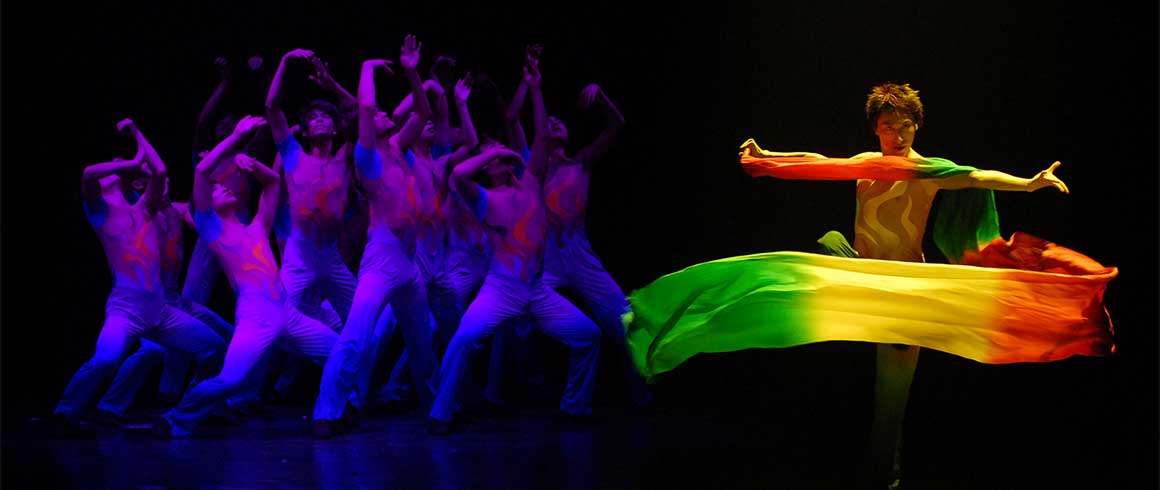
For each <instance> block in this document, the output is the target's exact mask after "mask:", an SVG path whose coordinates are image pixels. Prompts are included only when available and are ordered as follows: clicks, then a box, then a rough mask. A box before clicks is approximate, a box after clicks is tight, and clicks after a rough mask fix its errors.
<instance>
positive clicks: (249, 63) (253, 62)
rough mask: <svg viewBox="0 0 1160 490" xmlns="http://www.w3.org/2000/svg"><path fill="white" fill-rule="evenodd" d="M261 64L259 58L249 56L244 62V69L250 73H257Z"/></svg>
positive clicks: (260, 58)
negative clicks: (247, 69)
mask: <svg viewBox="0 0 1160 490" xmlns="http://www.w3.org/2000/svg"><path fill="white" fill-rule="evenodd" d="M262 62H263V60H262V57H261V56H258V55H254V56H251V57H250V59H248V60H246V68H249V69H250V71H258V70H260V69H261V68H262Z"/></svg>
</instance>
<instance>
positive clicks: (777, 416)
mask: <svg viewBox="0 0 1160 490" xmlns="http://www.w3.org/2000/svg"><path fill="white" fill-rule="evenodd" d="M659 405H661V406H660V407H657V409H656V410H655V411H654V412H653V413H650V414H644V415H642V414H628V413H625V412H624V411H621V410H614V409H608V410H603V413H602V414H599V415H598V416H597V419H596V420H595V421H594V422H593V423H592V424H590V425H575V424H572V423H566V422H562V421H559V420H557V419H556V418H555V417H554V416H553V410H551V409H550V408H542V409H534V410H526V411H522V412H520V413H517V414H512V415H509V416H506V417H499V418H481V419H476V420H474V421H472V422H470V423H469V424H468V425H466V426H464V427H461V428H460V430H458V431H457V432H455V433H453V434H451V435H449V436H433V435H428V434H427V432H426V428H425V425H424V420H423V418H422V417H421V416H420V415H418V414H411V415H402V416H369V417H366V418H364V420H363V424H362V426H361V428H359V429H356V430H355V431H354V432H352V433H348V434H343V435H340V436H337V437H335V438H334V439H330V440H314V439H312V438H311V437H309V435H308V433H307V431H308V427H309V425H308V421H307V416H308V414H309V409H308V408H307V406H306V405H305V404H297V403H295V404H291V405H278V406H273V407H270V408H268V409H267V411H266V412H265V413H263V414H259V415H255V416H251V417H250V418H247V419H245V420H244V421H243V422H242V424H241V425H238V426H233V427H203V428H202V429H200V432H199V433H198V435H197V436H196V437H193V438H190V439H184V440H172V441H169V440H157V439H154V438H153V437H152V436H151V435H150V434H149V432H148V430H145V429H140V428H138V429H129V430H120V429H112V428H102V429H100V430H99V431H97V433H96V434H95V436H90V437H87V438H70V439H59V438H54V437H52V436H50V435H49V434H47V433H46V432H45V431H44V430H43V428H42V427H41V426H40V424H39V423H38V422H36V421H35V418H32V419H30V418H29V414H27V413H24V414H21V413H17V412H19V411H13V410H11V409H10V408H9V409H6V413H5V418H6V420H7V421H8V422H7V423H6V424H5V429H4V442H3V455H4V464H3V466H4V468H3V473H4V477H3V478H4V479H3V488H5V489H24V488H28V489H48V488H76V489H163V488H164V489H171V488H172V489H178V488H214V489H299V488H301V489H316V488H321V489H360V488H827V489H842V488H862V485H860V484H859V481H858V480H857V479H856V476H855V475H856V471H855V468H856V466H857V461H858V455H859V449H860V446H859V444H860V443H861V441H862V440H863V437H864V431H862V430H860V427H861V424H860V422H861V421H858V420H854V421H849V422H841V423H832V420H833V417H834V416H836V415H838V414H839V412H842V411H843V410H844V409H843V408H841V407H834V408H821V409H818V408H817V407H813V408H810V407H806V408H801V409H786V410H777V409H775V410H773V411H772V412H770V413H768V416H761V415H759V414H755V413H753V412H752V411H748V412H747V413H734V414H729V413H727V412H728V411H729V410H725V409H722V410H691V409H678V408H665V407H664V406H663V402H662V403H660V404H659ZM17 419H19V420H17ZM827 421H831V422H827ZM909 422H910V424H911V425H910V426H909V429H910V431H911V437H910V438H909V439H908V442H909V444H910V449H911V450H910V451H908V453H907V460H906V461H905V463H904V475H905V478H904V486H903V488H918V489H923V488H929V489H958V488H986V489H994V488H1036V489H1037V488H1128V487H1123V486H1119V485H1117V484H1115V483H1114V482H1115V478H1114V475H1109V474H1106V472H1107V471H1109V470H1106V469H1104V470H1101V469H1100V468H1097V467H1095V465H1098V464H1099V463H1098V462H1090V463H1088V464H1085V463H1084V462H1083V461H1082V460H1083V459H1084V458H1083V457H1080V456H1076V457H1073V458H1070V459H1068V458H1063V459H1061V458H1060V454H1062V453H1072V452H1074V451H1073V450H1071V449H1069V448H1068V446H1067V443H1065V442H1062V441H1061V444H1058V445H1056V446H1057V450H1056V453H1058V454H1056V453H1052V451H1048V452H1047V453H1046V454H1044V453H1043V451H1039V454H1026V453H1024V450H1025V449H1026V448H1025V447H1024V448H1021V447H1020V445H1019V444H1013V445H1012V444H1008V445H1006V446H1005V447H999V448H995V450H994V451H990V452H980V451H978V450H977V448H974V447H971V445H972V444H977V442H971V441H966V442H963V443H961V444H956V443H952V442H950V441H948V440H946V439H947V438H953V437H955V431H950V432H946V431H944V432H942V433H941V434H940V433H937V432H936V433H932V431H931V429H932V428H933V427H931V424H932V422H931V421H924V420H921V419H920V420H912V421H909ZM1032 425H1033V426H1034V425H1035V424H1034V422H1033V423H1032ZM960 430H961V427H960ZM1031 430H1032V431H1034V430H1037V429H1035V428H1034V427H1032V429H1031ZM1041 442H1043V441H1041ZM1048 443H1051V442H1050V441H1048ZM1109 477H1111V479H1109ZM1121 483H1123V482H1122V481H1121ZM1109 484H1111V485H1112V486H1106V485H1109ZM1132 488H1145V487H1132Z"/></svg>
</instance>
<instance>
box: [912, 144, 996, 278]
mask: <svg viewBox="0 0 1160 490" xmlns="http://www.w3.org/2000/svg"><path fill="white" fill-rule="evenodd" d="M912 161H915V163H916V166H915V170H916V171H918V172H919V173H920V174H922V176H923V178H931V179H941V178H945V177H950V176H952V175H958V174H962V173H966V172H973V171H975V170H978V169H976V168H975V167H968V166H966V165H958V164H956V163H955V162H952V161H950V160H947V159H945V158H936V157H932V158H920V159H914V160H912ZM941 194H942V198H941V199H940V200H939V205H938V207H937V208H936V209H935V210H934V229H933V230H931V233H932V238H933V239H934V243H935V245H936V246H937V247H938V249H939V251H941V252H942V253H943V255H945V256H946V258H947V260H948V261H950V263H952V264H959V263H962V258H963V254H964V253H968V252H978V250H979V247H981V246H982V245H985V244H987V243H990V241H991V240H993V239H994V238H996V237H998V236H999V213H998V211H997V210H996V209H995V191H992V190H990V189H959V190H953V191H948V190H944V191H941Z"/></svg>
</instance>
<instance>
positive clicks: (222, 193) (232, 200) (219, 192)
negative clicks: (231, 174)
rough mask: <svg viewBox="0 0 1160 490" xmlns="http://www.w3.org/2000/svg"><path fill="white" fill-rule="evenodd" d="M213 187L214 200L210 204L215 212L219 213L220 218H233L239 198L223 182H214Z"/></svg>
mask: <svg viewBox="0 0 1160 490" xmlns="http://www.w3.org/2000/svg"><path fill="white" fill-rule="evenodd" d="M211 185H212V186H213V187H212V191H213V194H212V196H213V198H212V200H211V201H210V202H211V203H212V205H213V209H214V211H217V214H218V216H232V215H233V212H234V211H235V210H236V208H237V206H238V198H237V196H235V195H234V193H233V191H231V190H230V188H229V187H226V186H225V185H222V183H221V182H214V183H213V184H211Z"/></svg>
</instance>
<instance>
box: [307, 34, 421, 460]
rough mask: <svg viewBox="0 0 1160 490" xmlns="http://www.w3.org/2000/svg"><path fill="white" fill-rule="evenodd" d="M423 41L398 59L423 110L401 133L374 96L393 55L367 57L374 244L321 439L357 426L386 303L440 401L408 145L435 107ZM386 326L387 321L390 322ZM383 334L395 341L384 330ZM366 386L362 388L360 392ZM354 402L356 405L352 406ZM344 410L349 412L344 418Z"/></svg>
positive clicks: (367, 170)
mask: <svg viewBox="0 0 1160 490" xmlns="http://www.w3.org/2000/svg"><path fill="white" fill-rule="evenodd" d="M421 46H422V44H421V43H419V42H418V40H417V39H416V38H415V37H414V36H411V35H408V36H407V37H406V38H405V40H404V43H403V48H402V51H401V53H400V55H399V64H400V65H402V67H403V70H404V72H405V74H406V76H407V80H408V82H409V84H410V86H411V90H412V93H413V94H417V96H416V97H415V99H416V100H417V101H418V102H417V104H416V108H417V109H418V110H417V111H416V112H414V113H412V114H411V115H410V116H409V118H408V120H407V122H406V123H405V124H404V125H403V128H402V129H401V130H400V131H399V132H398V133H397V134H394V135H390V133H391V131H392V130H393V122H392V121H391V119H390V118H388V117H387V114H386V113H385V112H383V111H381V110H379V106H378V104H377V103H376V101H375V82H374V71H375V70H376V69H382V70H384V71H386V72H388V73H391V71H390V65H389V63H388V62H387V61H386V60H367V61H366V62H364V63H363V67H362V74H361V77H360V79H359V88H358V101H359V124H358V143H357V146H356V148H355V167H356V169H357V172H358V177H359V179H360V181H361V182H362V186H363V188H364V189H366V192H367V198H368V199H369V207H370V227H369V229H368V231H367V245H366V250H365V251H364V252H363V257H362V263H361V264H360V265H359V280H358V286H357V289H356V291H355V295H354V307H353V308H352V310H351V316H350V317H349V318H348V321H347V323H346V326H345V327H344V329H343V332H342V336H341V337H340V339H339V341H338V343H337V344H336V345H335V349H334V352H333V353H332V354H331V358H330V359H329V360H328V361H327V363H326V366H325V367H324V368H323V372H322V382H321V385H320V388H319V394H318V401H317V403H316V404H315V408H314V424H313V426H312V427H311V432H312V434H313V435H314V436H315V437H318V438H328V437H331V436H333V434H334V432H335V431H336V430H337V429H340V427H339V424H338V421H339V420H340V418H344V419H347V421H348V422H347V424H346V425H353V424H356V423H357V410H358V409H359V408H360V407H361V404H362V401H363V400H362V397H363V396H365V390H366V387H365V384H366V383H367V380H366V377H365V373H362V374H360V370H365V369H370V367H371V366H373V365H374V363H373V356H374V354H375V352H376V350H377V349H376V346H373V345H370V344H371V339H372V338H373V337H374V334H375V332H374V330H375V327H376V320H377V319H378V318H379V317H380V315H381V314H386V313H383V310H384V306H385V305H386V304H387V303H390V305H391V311H392V312H393V313H394V315H396V317H397V318H398V324H399V326H400V327H401V328H402V329H403V339H404V342H406V344H407V348H408V349H409V351H410V354H409V356H408V359H409V360H408V362H409V365H410V368H411V379H412V380H414V381H415V382H416V385H417V387H418V388H417V390H418V392H419V397H420V399H421V401H422V403H423V405H424V406H429V405H430V404H431V401H432V399H433V398H434V379H433V377H434V374H435V369H436V364H437V363H436V361H435V353H434V351H433V350H432V348H431V331H430V328H429V327H428V323H427V318H428V315H429V311H428V308H427V297H426V292H425V291H424V290H423V288H422V283H421V282H420V280H421V278H420V276H419V271H418V269H417V268H416V266H415V264H414V262H413V260H412V257H413V256H414V250H415V238H414V236H415V228H416V219H415V217H416V214H415V206H416V205H417V200H416V188H415V185H416V184H415V182H414V181H415V180H416V177H415V175H414V172H413V170H412V169H411V168H410V167H409V166H408V165H407V164H406V163H404V161H403V158H404V157H403V148H405V147H406V146H408V145H410V144H412V143H413V141H414V139H415V138H417V137H418V134H419V131H421V130H422V128H423V125H424V123H425V122H426V119H427V118H428V117H429V115H430V109H429V108H428V107H427V105H426V97H425V96H423V93H422V83H421V81H420V80H419V75H418V72H417V71H416V67H417V66H418V64H419V50H420V48H421ZM384 325H386V323H384ZM382 337H383V338H390V335H389V334H387V333H382ZM360 391H361V392H360ZM348 405H349V407H348ZM344 411H346V414H345V415H344Z"/></svg>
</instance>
